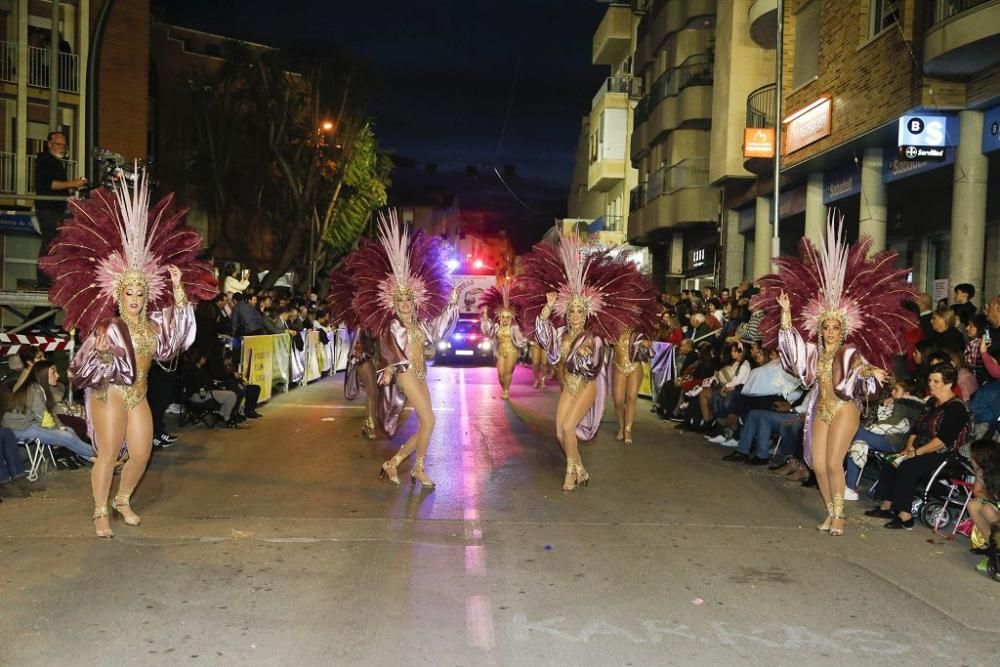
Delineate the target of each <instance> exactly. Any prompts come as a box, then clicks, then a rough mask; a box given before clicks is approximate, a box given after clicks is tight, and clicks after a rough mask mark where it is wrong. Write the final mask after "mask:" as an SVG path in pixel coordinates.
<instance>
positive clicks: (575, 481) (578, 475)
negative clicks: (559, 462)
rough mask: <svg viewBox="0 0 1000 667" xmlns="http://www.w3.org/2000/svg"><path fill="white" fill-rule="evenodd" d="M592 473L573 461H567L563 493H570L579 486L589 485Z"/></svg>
mask: <svg viewBox="0 0 1000 667" xmlns="http://www.w3.org/2000/svg"><path fill="white" fill-rule="evenodd" d="M589 482H590V475H589V474H588V473H587V470H586V469H585V468H584V467H583V466H582V465H580V464H579V463H575V462H573V461H566V478H565V479H564V480H563V488H562V490H563V493H570V492H571V491H573V489H575V488H576V487H578V486H587V484H588V483H589Z"/></svg>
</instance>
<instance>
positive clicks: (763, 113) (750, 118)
mask: <svg viewBox="0 0 1000 667" xmlns="http://www.w3.org/2000/svg"><path fill="white" fill-rule="evenodd" d="M777 89H778V87H777V86H776V85H775V84H773V83H769V84H767V85H766V86H761V87H760V88H758V89H757V90H755V91H753V92H752V93H750V94H749V95H747V125H746V126H747V127H774V116H775V114H776V113H777V107H778V104H777V103H778V100H777V95H776V93H777Z"/></svg>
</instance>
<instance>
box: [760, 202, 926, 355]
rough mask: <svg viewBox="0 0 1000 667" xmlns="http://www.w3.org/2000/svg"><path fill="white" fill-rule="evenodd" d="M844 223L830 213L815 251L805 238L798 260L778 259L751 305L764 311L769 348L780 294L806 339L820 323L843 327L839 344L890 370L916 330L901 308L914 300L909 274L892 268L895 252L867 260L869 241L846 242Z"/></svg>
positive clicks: (778, 323)
mask: <svg viewBox="0 0 1000 667" xmlns="http://www.w3.org/2000/svg"><path fill="white" fill-rule="evenodd" d="M843 227H844V218H843V215H839V216H838V215H837V214H836V213H835V212H834V211H833V210H831V211H830V215H829V216H828V218H827V227H826V237H825V239H824V240H823V244H822V245H821V246H820V247H819V248H817V247H816V246H815V245H813V244H812V242H810V241H809V240H807V239H802V241H801V243H800V245H799V257H778V258H775V260H774V261H775V264H776V265H777V266H778V270H779V272H778V273H777V274H770V275H767V276H764V277H763V278H761V279H760V281H759V283H760V286H761V291H760V294H758V295H757V296H756V297H754V299H753V302H752V303H751V306H752V307H753V308H754V309H761V310H764V311H765V315H764V319H763V321H762V322H761V324H760V332H761V336H762V337H763V340H764V344H765V345H767V346H773V345H774V344H775V342H776V339H777V336H778V329H779V328H780V326H781V321H780V318H781V309H780V308H779V307H778V305H777V301H776V300H777V297H778V295H779V294H780V293H781V291H782V290H784V291H785V292H786V293H787V294H788V297H789V301H790V303H791V306H792V314H793V322H792V324H793V325H794V326H795V327H796V328H797V329H798V330H799V332H800V333H801V334H802V335H803V337H804V338H807V339H809V338H817V339H818V338H819V332H820V330H821V328H822V325H823V322H824V321H826V320H828V319H836V320H838V321H839V322H840V323H841V328H842V331H843V339H844V341H845V342H849V343H851V344H853V345H854V346H855V347H857V348H858V349H859V350H860V351H861V353H862V355H863V356H864V357H865V359H867V360H868V361H869V362H871V363H873V364H876V365H878V366H879V367H880V368H889V367H890V366H889V363H890V361H891V359H890V357H891V356H893V355H896V354H902V353H903V352H904V350H903V349H902V341H903V337H902V331H903V329H904V328H906V327H910V326H916V322H915V321H914V318H913V315H912V314H911V313H910V312H909V311H908V310H906V309H905V308H903V303H904V302H906V301H910V300H913V299H915V298H916V293H915V292H914V290H913V287H912V286H911V285H910V284H909V283H907V282H906V277H907V275H908V274H909V269H905V268H903V269H900V268H896V259H897V255H896V253H895V251H892V250H883V251H882V252H879V253H876V254H875V255H874V256H873V257H872V258H871V259H869V258H868V253H869V252H870V251H871V244H872V241H871V238H869V237H863V238H862V239H861V240H859V241H858V242H857V243H855V244H854V245H852V246H848V245H847V243H846V241H845V240H844V230H843Z"/></svg>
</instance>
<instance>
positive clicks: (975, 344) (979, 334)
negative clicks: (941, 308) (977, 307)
mask: <svg viewBox="0 0 1000 667" xmlns="http://www.w3.org/2000/svg"><path fill="white" fill-rule="evenodd" d="M989 326H990V323H989V321H988V320H987V319H986V316H985V315H983V314H982V313H976V314H975V315H973V316H972V317H970V318H969V323H968V324H966V325H965V337H966V338H968V342H967V343H966V344H965V366H966V367H967V368H968V369H969V370H970V371H972V374H973V375H975V376H976V382H977V383H978V384H981V385H983V384H986V383H987V382H989V381H990V380H992V379H993V378H992V377H991V376H990V374H989V373H988V372H987V371H986V365H985V364H984V363H983V357H982V348H984V347H985V346H984V345H982V344H981V343H982V339H983V334H985V333H986V331H987V330H988V329H989Z"/></svg>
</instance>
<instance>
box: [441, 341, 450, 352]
mask: <svg viewBox="0 0 1000 667" xmlns="http://www.w3.org/2000/svg"><path fill="white" fill-rule="evenodd" d="M449 347H451V345H449V344H448V341H444V340H442V341H438V350H440V351H441V352H444V351H445V350H447V349H448V348H449Z"/></svg>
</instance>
